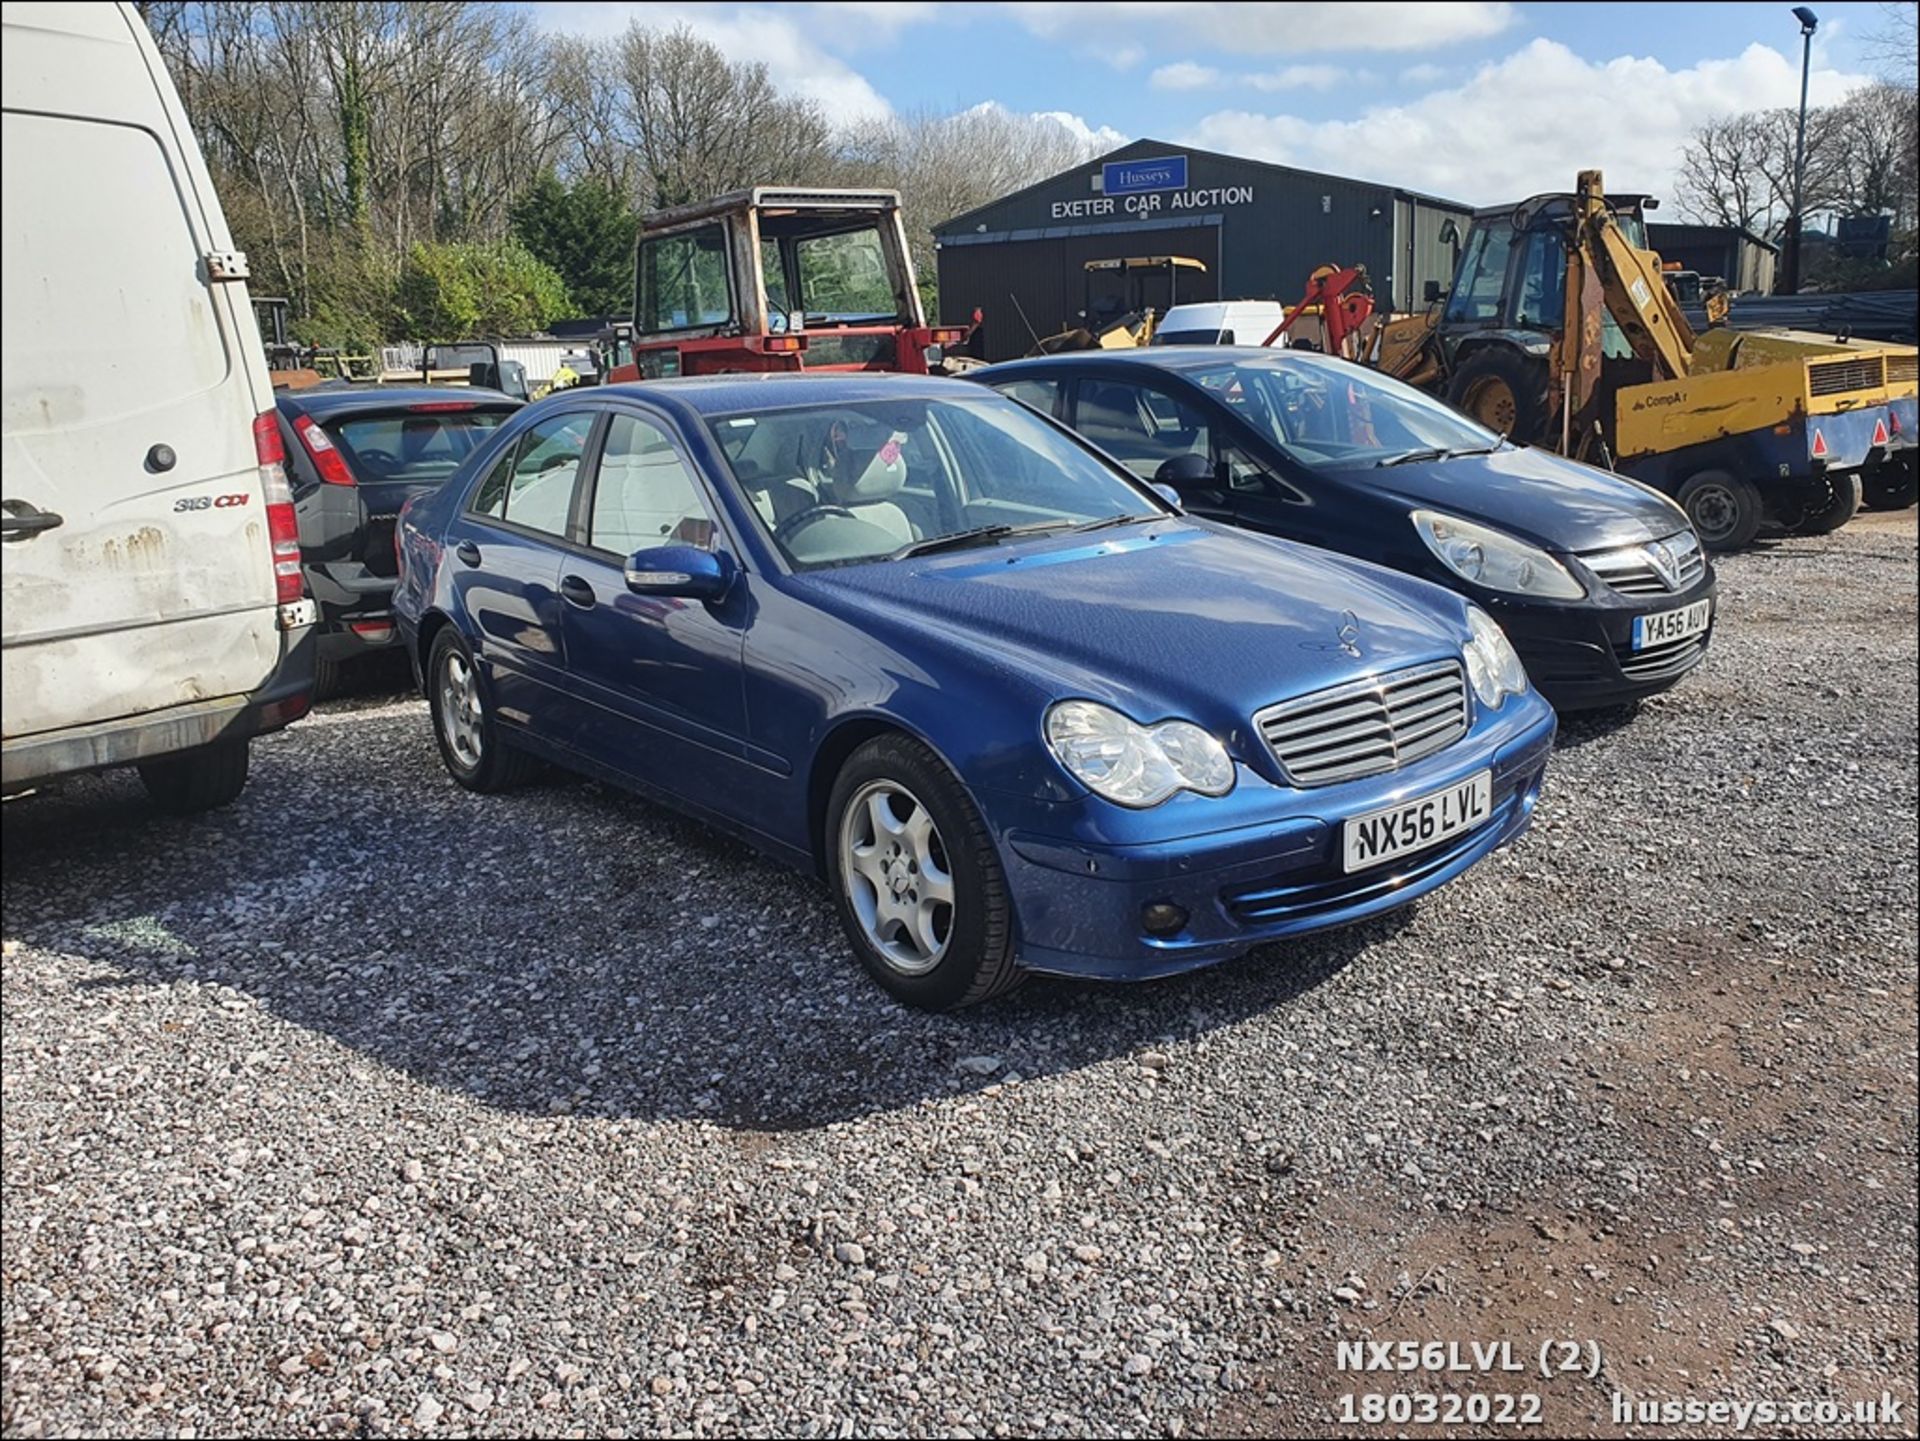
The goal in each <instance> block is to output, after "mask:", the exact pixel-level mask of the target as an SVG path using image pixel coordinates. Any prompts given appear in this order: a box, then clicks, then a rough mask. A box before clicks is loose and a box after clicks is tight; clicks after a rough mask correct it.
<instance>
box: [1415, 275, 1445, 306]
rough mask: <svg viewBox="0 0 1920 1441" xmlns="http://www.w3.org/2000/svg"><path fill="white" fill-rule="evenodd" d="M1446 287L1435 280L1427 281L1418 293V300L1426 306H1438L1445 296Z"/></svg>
mask: <svg viewBox="0 0 1920 1441" xmlns="http://www.w3.org/2000/svg"><path fill="white" fill-rule="evenodd" d="M1446 293H1447V291H1446V287H1445V286H1443V285H1442V284H1441V283H1440V282H1439V281H1437V280H1429V281H1428V282H1427V283H1426V285H1425V286H1424V287H1423V288H1422V289H1421V291H1420V298H1421V299H1422V300H1424V301H1426V303H1427V304H1428V305H1438V304H1439V303H1440V302H1441V300H1442V299H1444V298H1445V296H1446Z"/></svg>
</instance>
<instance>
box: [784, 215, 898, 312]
mask: <svg viewBox="0 0 1920 1441" xmlns="http://www.w3.org/2000/svg"><path fill="white" fill-rule="evenodd" d="M793 254H794V266H795V268H796V269H797V270H798V271H799V272H800V276H799V279H800V300H801V303H802V304H803V305H805V306H806V310H807V324H808V325H809V326H814V325H831V324H833V323H834V322H836V321H839V322H852V321H859V320H891V319H893V318H894V316H895V315H896V314H897V313H898V311H899V305H898V303H897V302H896V301H895V299H894V295H893V282H892V281H891V280H889V279H888V278H887V261H886V255H885V253H884V252H883V251H882V249H881V247H880V232H879V231H878V230H849V231H846V232H845V233H843V234H840V235H812V236H807V237H806V238H804V239H801V240H797V241H795V242H794V246H793Z"/></svg>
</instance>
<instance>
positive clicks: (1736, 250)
mask: <svg viewBox="0 0 1920 1441" xmlns="http://www.w3.org/2000/svg"><path fill="white" fill-rule="evenodd" d="M1647 244H1648V245H1649V246H1651V247H1652V248H1653V249H1654V250H1657V251H1658V252H1659V253H1660V258H1661V259H1662V260H1663V261H1666V262H1667V263H1668V264H1670V265H1678V266H1679V267H1680V268H1681V269H1682V270H1693V271H1697V272H1699V273H1700V274H1701V275H1717V276H1719V277H1720V278H1721V279H1722V280H1724V281H1726V282H1727V289H1728V290H1730V291H1732V292H1733V293H1734V294H1735V295H1771V294H1772V293H1773V268H1774V261H1775V259H1776V258H1777V257H1778V256H1779V254H1780V247H1779V246H1777V245H1775V244H1774V243H1773V242H1772V241H1771V240H1768V239H1767V238H1766V237H1765V236H1763V235H1755V234H1754V233H1753V232H1752V231H1751V230H1748V229H1746V228H1745V227H1744V226H1740V225H1684V224H1678V225H1669V224H1665V223H1659V222H1651V221H1650V222H1649V223H1648V225H1647Z"/></svg>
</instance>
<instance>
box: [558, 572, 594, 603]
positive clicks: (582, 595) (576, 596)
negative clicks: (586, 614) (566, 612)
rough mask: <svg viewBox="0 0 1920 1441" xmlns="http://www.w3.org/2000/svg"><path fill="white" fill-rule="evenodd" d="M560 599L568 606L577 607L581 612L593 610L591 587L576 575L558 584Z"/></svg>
mask: <svg viewBox="0 0 1920 1441" xmlns="http://www.w3.org/2000/svg"><path fill="white" fill-rule="evenodd" d="M560 599H562V600H564V601H565V602H566V603H567V604H568V605H577V606H579V607H580V609H582V610H592V609H593V587H592V586H590V585H588V584H587V583H586V582H585V581H584V580H582V579H580V577H579V576H577V575H570V576H568V577H566V579H564V580H562V581H561V582H560Z"/></svg>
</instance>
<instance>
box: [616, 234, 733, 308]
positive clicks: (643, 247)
mask: <svg viewBox="0 0 1920 1441" xmlns="http://www.w3.org/2000/svg"><path fill="white" fill-rule="evenodd" d="M732 314H733V305H732V302H731V300H730V299H729V297H728V293H727V238H726V233H725V231H724V230H722V229H721V227H720V226H718V225H706V226H702V227H701V228H700V229H698V230H688V231H683V232H682V233H681V234H678V235H662V236H660V237H658V238H657V239H654V240H643V241H641V242H640V313H639V314H638V315H637V316H635V317H634V319H635V321H636V322H637V323H638V325H639V328H640V329H641V330H642V331H646V332H654V331H662V330H693V329H697V328H698V327H700V326H705V325H724V324H725V323H726V322H727V320H728V319H729V318H731V316H732Z"/></svg>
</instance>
